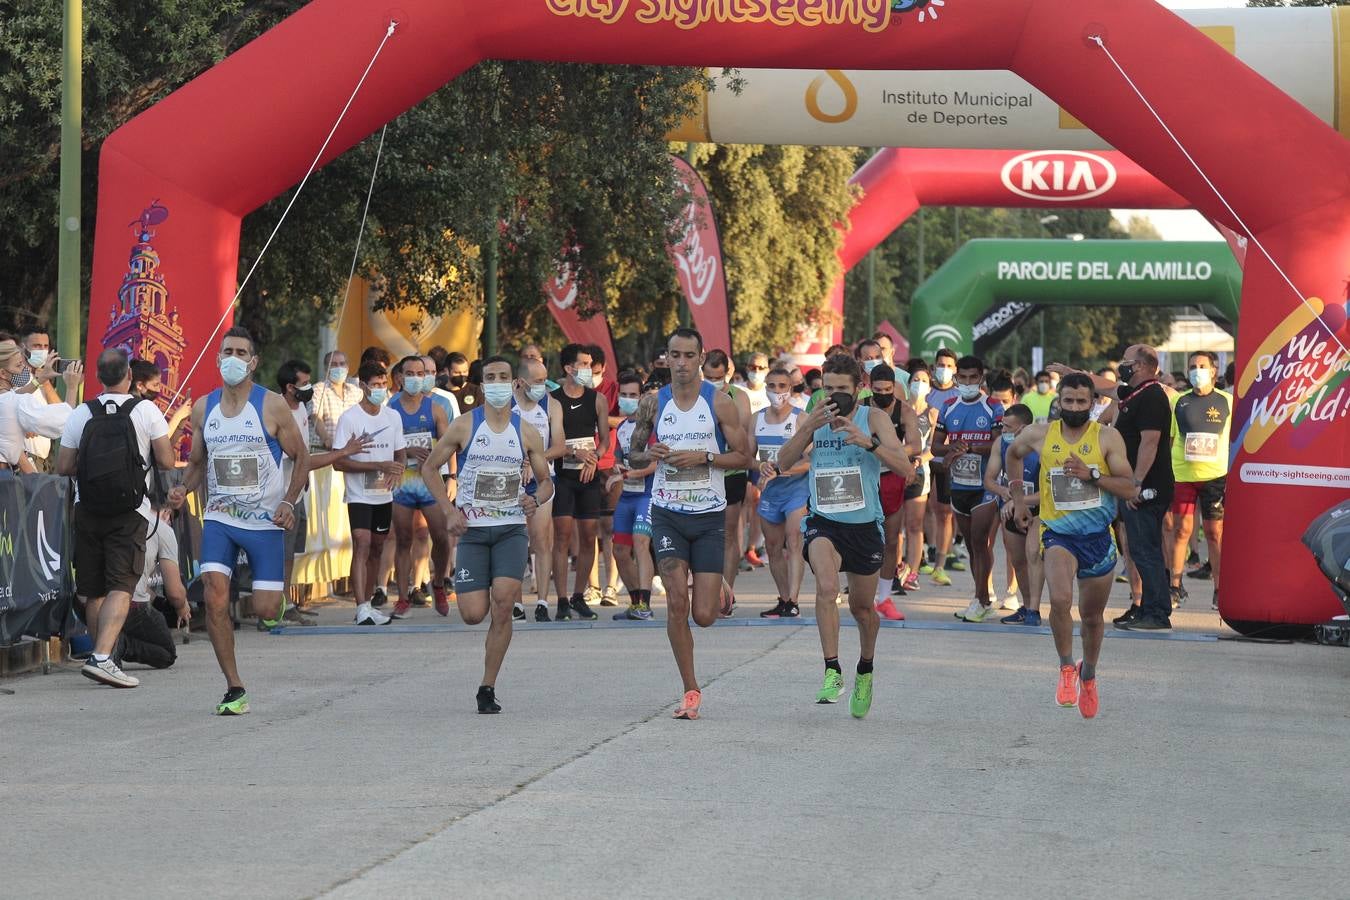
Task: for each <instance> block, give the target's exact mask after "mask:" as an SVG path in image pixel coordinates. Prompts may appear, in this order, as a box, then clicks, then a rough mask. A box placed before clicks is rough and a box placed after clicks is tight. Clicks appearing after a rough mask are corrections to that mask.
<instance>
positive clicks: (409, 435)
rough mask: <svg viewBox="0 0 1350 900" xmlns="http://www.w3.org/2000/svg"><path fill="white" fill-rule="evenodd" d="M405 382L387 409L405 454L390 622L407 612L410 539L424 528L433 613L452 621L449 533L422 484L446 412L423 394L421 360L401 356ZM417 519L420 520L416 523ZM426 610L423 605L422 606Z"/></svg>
mask: <svg viewBox="0 0 1350 900" xmlns="http://www.w3.org/2000/svg"><path fill="white" fill-rule="evenodd" d="M395 368H396V370H397V371H399V372H400V373H401V374H402V376H403V391H402V392H401V393H400V394H399V396H398V397H397V398H395V399H394V400H393V401H392V403H391V408H392V409H393V410H394V412H396V413H398V417H399V421H400V422H402V424H403V449H404V453H405V454H406V455H405V457H404V462H405V464H406V468H405V469H404V470H403V478H402V481H401V482H400V483H399V484H398V486H397V487H395V488H394V541H395V547H394V574H395V577H394V581H395V583H396V584H397V585H398V593H399V596H398V601H397V602H396V603H395V604H394V618H396V619H401V618H403V617H404V616H406V615H407V614H408V610H409V608H410V607H411V605H412V604H411V603H410V601H409V595H410V592H411V591H412V585H413V584H414V582H415V581H416V579H414V578H413V574H414V573H413V539H414V537H415V536H416V534H417V532H418V531H419V530H420V528H419V526H421V527H425V528H426V530H427V532H428V534H429V536H430V538H431V591H432V594H433V596H434V597H435V602H436V612H438V613H440V614H441V615H443V616H448V615H450V597H449V592H448V588H449V586H448V585H447V584H446V583H445V582H446V575H447V574H448V572H447V570H448V569H449V567H450V536H449V535H450V533H449V532H448V531H446V528H445V517H444V516H443V515H441V510H440V507H438V506H437V505H436V498H435V497H433V496H432V494H431V492H430V491H428V490H427V487H426V485H425V484H423V483H422V463H423V462H425V461H426V458H427V457H428V456H430V455H431V448H432V445H434V444H435V443H436V441H437V440H439V439H440V437H441V435H443V434H445V430H446V429H447V428H449V427H450V418H449V416H447V415H446V414H445V410H444V409H443V408H442V407H441V406H439V405H438V404H436V403H435V402H433V400H432V395H431V394H428V393H425V389H426V388H427V387H428V385H434V384H435V383H436V372H435V371H434V370H428V369H427V368H426V364H425V363H424V362H422V357H420V356H405V357H404V358H403V359H401V360H399V362H398V365H397V366H396V367H395ZM419 517H420V518H421V519H422V521H421V522H419V521H418V519H419ZM421 602H422V603H423V605H425V602H426V601H421Z"/></svg>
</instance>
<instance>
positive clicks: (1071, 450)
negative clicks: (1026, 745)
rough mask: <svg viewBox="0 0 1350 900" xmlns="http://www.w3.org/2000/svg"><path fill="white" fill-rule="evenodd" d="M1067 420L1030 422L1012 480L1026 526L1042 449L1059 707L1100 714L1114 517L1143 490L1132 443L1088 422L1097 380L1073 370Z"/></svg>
mask: <svg viewBox="0 0 1350 900" xmlns="http://www.w3.org/2000/svg"><path fill="white" fill-rule="evenodd" d="M1059 408H1060V415H1061V419H1060V420H1059V421H1056V422H1049V423H1046V424H1042V425H1029V426H1027V427H1026V428H1023V429H1022V431H1021V433H1020V434H1018V436H1017V440H1015V441H1013V445H1012V446H1011V447H1010V448H1008V460H1007V463H1008V483H1009V486H1010V488H1012V497H1013V503H1015V504H1016V508H1017V512H1016V516H1017V521H1018V524H1020V525H1021V526H1022V527H1024V528H1025V527H1026V526H1027V525H1028V524H1029V523H1030V522H1031V510H1030V509H1028V508H1027V504H1026V494H1025V492H1024V491H1022V490H1020V488H1021V482H1022V477H1023V472H1024V469H1023V460H1024V459H1025V458H1026V457H1027V455H1028V454H1030V453H1032V452H1037V453H1039V454H1040V463H1041V475H1040V491H1039V493H1040V503H1041V509H1040V518H1041V555H1042V557H1043V559H1044V560H1045V583H1046V584H1047V585H1048V586H1049V588H1050V630H1051V631H1052V632H1053V633H1054V637H1055V651H1056V652H1057V653H1058V654H1059V687H1058V689H1057V690H1056V692H1055V700H1056V702H1057V703H1058V704H1059V705H1060V706H1077V707H1078V711H1079V712H1081V713H1082V714H1083V718H1085V719H1090V718H1092V717H1093V716H1095V715H1096V714H1097V706H1098V699H1097V659H1098V657H1099V656H1100V655H1101V650H1102V636H1103V634H1104V633H1105V631H1106V624H1105V622H1104V621H1103V618H1102V613H1103V612H1105V610H1106V601H1107V598H1108V595H1109V594H1110V593H1111V573H1112V570H1113V569H1114V568H1115V563H1116V546H1115V542H1114V541H1113V540H1112V538H1111V521H1112V520H1113V519H1114V518H1115V515H1116V498H1117V497H1120V498H1124V499H1127V500H1135V499H1137V496H1138V488H1137V487H1135V484H1134V475H1133V473H1132V471H1131V469H1130V461H1129V458H1128V457H1127V456H1126V454H1125V441H1124V439H1123V438H1122V437H1121V436H1120V433H1119V432H1118V431H1116V430H1115V429H1112V428H1104V427H1102V426H1101V425H1098V424H1097V423H1096V422H1092V421H1089V418H1088V417H1089V413H1090V412H1091V410H1092V380H1091V378H1090V377H1089V376H1087V375H1084V374H1081V373H1074V374H1072V375H1066V376H1064V378H1063V380H1062V381H1060V383H1059ZM1075 580H1077V581H1078V585H1079V587H1078V613H1079V617H1080V618H1081V620H1082V634H1083V662H1082V664H1081V665H1075V664H1074V660H1073V583H1074V581H1075Z"/></svg>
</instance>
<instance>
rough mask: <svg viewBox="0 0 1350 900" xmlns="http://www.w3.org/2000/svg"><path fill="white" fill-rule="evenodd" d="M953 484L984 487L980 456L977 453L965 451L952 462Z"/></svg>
mask: <svg viewBox="0 0 1350 900" xmlns="http://www.w3.org/2000/svg"><path fill="white" fill-rule="evenodd" d="M952 484H954V485H960V486H962V487H967V488H981V487H984V481H983V480H982V479H981V478H980V457H979V454H976V453H963V454H961V455H960V456H958V457H957V458H956V461H955V462H953V463H952Z"/></svg>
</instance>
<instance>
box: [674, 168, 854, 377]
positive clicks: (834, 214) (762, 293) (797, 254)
mask: <svg viewBox="0 0 1350 900" xmlns="http://www.w3.org/2000/svg"><path fill="white" fill-rule="evenodd" d="M854 156H855V153H854V151H853V150H850V149H846V148H842V147H798V146H782V147H780V146H765V145H761V144H716V145H713V144H705V145H700V146H699V147H697V148H696V149H695V154H694V159H695V163H696V165H697V167H698V168H699V169H700V171H701V173H702V175H703V177H704V180H705V181H706V182H707V185H708V192H709V197H710V199H711V200H712V203H713V206H714V209H715V211H716V214H717V223H718V228H719V230H720V232H721V237H722V253H723V256H724V258H725V261H726V275H727V292H728V296H729V297H730V301H731V330H732V335H731V339H732V342H733V344H734V345H735V347H736V349H737V351H738V353H742V352H749V351H751V350H761V349H771V348H774V347H779V346H785V347H790V346H792V342H793V339H794V337H795V336H796V333H797V330H798V328H799V327H800V326H801V325H803V324H805V323H807V322H809V321H811V320H813V318H814V317H816V316H818V315H819V313H820V306H821V298H823V297H825V296H826V295H827V294H828V293H829V289H830V286H831V285H832V284H833V283H834V281H835V279H836V278H838V276H839V256H838V254H839V246H840V244H841V242H842V239H843V238H842V235H841V234H840V232H839V230H838V228H837V227H836V224H835V223H837V222H840V221H843V220H844V218H845V217H846V216H847V213H848V210H849V208H850V207H851V206H852V205H853V202H854V195H853V193H852V191H851V189H850V188H849V187H848V179H849V176H851V175H852V174H853V170H854V168H855V159H854Z"/></svg>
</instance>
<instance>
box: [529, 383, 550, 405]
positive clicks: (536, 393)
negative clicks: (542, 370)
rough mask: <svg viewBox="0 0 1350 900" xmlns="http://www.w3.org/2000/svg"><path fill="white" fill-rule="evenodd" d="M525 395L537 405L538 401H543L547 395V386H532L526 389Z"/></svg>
mask: <svg viewBox="0 0 1350 900" xmlns="http://www.w3.org/2000/svg"><path fill="white" fill-rule="evenodd" d="M525 393H526V394H528V395H529V397H530V399H531V400H533V401H534V402H535V403H538V402H539V401H540V400H543V399H544V395H545V394H547V393H548V385H546V384H532V385H530V386H529V388H527V389H526V391H525Z"/></svg>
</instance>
